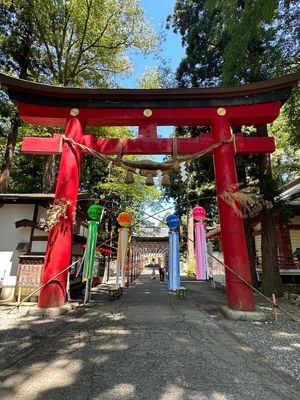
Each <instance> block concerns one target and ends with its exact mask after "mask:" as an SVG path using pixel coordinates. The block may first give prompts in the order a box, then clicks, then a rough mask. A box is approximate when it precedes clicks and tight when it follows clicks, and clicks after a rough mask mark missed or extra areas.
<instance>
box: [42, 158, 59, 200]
mask: <svg viewBox="0 0 300 400" xmlns="http://www.w3.org/2000/svg"><path fill="white" fill-rule="evenodd" d="M57 172H58V164H57V162H56V157H55V155H50V156H48V157H47V161H46V166H45V172H44V175H43V192H44V193H55V188H56V177H57Z"/></svg>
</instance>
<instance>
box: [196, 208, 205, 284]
mask: <svg viewBox="0 0 300 400" xmlns="http://www.w3.org/2000/svg"><path fill="white" fill-rule="evenodd" d="M205 215H206V212H205V210H204V208H203V207H195V208H194V209H193V218H194V220H195V223H194V230H195V253H196V279H197V280H206V279H208V271H207V265H208V262H207V246H206V233H205V226H204V222H203V219H204V218H205Z"/></svg>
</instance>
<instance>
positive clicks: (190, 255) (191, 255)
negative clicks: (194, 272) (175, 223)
mask: <svg viewBox="0 0 300 400" xmlns="http://www.w3.org/2000/svg"><path fill="white" fill-rule="evenodd" d="M194 259H195V250H194V219H193V215H192V214H191V212H189V213H188V223H187V265H189V264H190V262H191V261H192V260H194Z"/></svg>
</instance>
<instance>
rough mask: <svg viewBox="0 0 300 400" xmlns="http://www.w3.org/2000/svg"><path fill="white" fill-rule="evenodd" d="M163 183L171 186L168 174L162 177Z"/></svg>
mask: <svg viewBox="0 0 300 400" xmlns="http://www.w3.org/2000/svg"><path fill="white" fill-rule="evenodd" d="M161 185H162V186H170V185H171V182H170V177H169V175H168V174H164V176H163V177H162V180H161Z"/></svg>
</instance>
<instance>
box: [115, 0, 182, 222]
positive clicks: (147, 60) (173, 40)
mask: <svg viewBox="0 0 300 400" xmlns="http://www.w3.org/2000/svg"><path fill="white" fill-rule="evenodd" d="M175 2H176V0H141V2H140V4H141V7H142V8H143V9H144V11H145V15H146V18H147V19H148V20H149V21H151V22H152V25H153V26H154V29H155V30H156V32H161V31H162V32H163V33H164V34H165V41H164V42H163V43H162V45H161V47H162V52H161V58H162V59H164V60H166V61H167V62H168V63H169V65H170V66H171V67H172V69H173V71H174V72H175V71H176V69H177V67H178V65H179V63H180V61H181V59H182V58H183V57H184V49H183V47H182V46H181V38H180V35H176V34H175V33H173V31H172V30H170V29H169V30H166V29H165V25H166V19H167V16H168V15H169V14H172V12H173V9H174V5H175ZM134 64H135V65H134V74H133V76H132V77H130V78H129V79H126V80H125V81H124V82H122V85H123V86H124V87H128V88H134V87H136V80H135V78H136V76H137V75H141V74H142V73H143V72H145V71H146V69H147V67H152V66H156V65H158V60H157V59H156V58H155V56H153V55H149V56H147V57H143V56H135V57H134ZM173 129H174V128H173V127H167V126H164V127H158V136H160V137H169V136H170V135H171V132H172V131H173ZM163 158H164V156H155V157H154V159H155V161H158V162H159V161H162V160H163ZM152 159H153V157H152ZM172 204H173V202H172V201H169V202H165V203H163V204H161V207H162V208H167V207H170V206H172ZM168 211H170V212H174V210H173V209H171V210H168ZM146 212H147V213H149V214H151V210H150V209H147V210H146ZM165 213H166V211H163V212H162V213H161V214H159V215H157V217H158V218H163V216H164V214H165ZM150 220H151V221H152V222H153V223H154V224H157V221H156V220H154V219H151V218H150Z"/></svg>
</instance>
